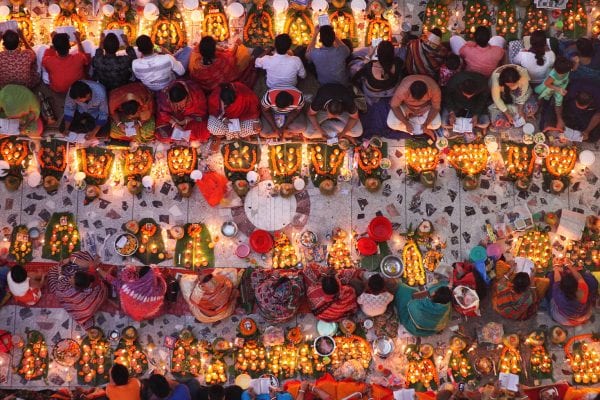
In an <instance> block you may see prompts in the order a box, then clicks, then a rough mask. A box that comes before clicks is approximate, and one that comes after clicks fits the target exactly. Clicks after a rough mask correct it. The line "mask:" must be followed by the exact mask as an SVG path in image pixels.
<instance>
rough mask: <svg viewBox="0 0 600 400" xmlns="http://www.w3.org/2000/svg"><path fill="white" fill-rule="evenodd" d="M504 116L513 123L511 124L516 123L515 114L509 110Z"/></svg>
mask: <svg viewBox="0 0 600 400" xmlns="http://www.w3.org/2000/svg"><path fill="white" fill-rule="evenodd" d="M504 116H505V117H506V120H507V121H508V123H509V124H511V125H514V124H515V120H514V118H513V116H512V115H511V114H510V113H509V112H508V111H506V112H505V113H504Z"/></svg>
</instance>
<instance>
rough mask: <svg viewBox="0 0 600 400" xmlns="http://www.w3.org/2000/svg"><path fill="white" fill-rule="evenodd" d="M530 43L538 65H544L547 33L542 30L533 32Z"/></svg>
mask: <svg viewBox="0 0 600 400" xmlns="http://www.w3.org/2000/svg"><path fill="white" fill-rule="evenodd" d="M529 41H530V46H531V47H530V50H531V52H532V53H534V54H535V59H536V60H537V65H544V55H545V54H546V32H544V31H543V30H541V29H538V30H537V31H533V33H532V34H531V37H530V38H529Z"/></svg>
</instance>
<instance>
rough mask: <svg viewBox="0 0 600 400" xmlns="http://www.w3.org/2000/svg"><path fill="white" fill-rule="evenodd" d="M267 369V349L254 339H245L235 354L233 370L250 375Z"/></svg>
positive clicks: (256, 374)
mask: <svg viewBox="0 0 600 400" xmlns="http://www.w3.org/2000/svg"><path fill="white" fill-rule="evenodd" d="M266 369H267V351H266V350H265V348H264V347H263V345H262V344H260V343H259V342H257V341H256V340H246V341H245V342H244V345H243V347H242V348H241V349H239V350H238V351H237V354H236V356H235V370H236V371H237V372H238V373H247V374H250V375H251V376H260V375H262V374H263V373H264V372H265V371H266Z"/></svg>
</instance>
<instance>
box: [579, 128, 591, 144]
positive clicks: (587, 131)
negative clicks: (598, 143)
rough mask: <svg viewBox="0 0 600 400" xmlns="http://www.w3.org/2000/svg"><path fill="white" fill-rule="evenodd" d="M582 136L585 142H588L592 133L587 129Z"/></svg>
mask: <svg viewBox="0 0 600 400" xmlns="http://www.w3.org/2000/svg"><path fill="white" fill-rule="evenodd" d="M581 136H582V140H583V141H586V140H588V139H589V138H590V131H589V130H588V129H586V130H585V131H583V132H581Z"/></svg>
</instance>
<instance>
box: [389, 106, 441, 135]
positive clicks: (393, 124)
mask: <svg viewBox="0 0 600 400" xmlns="http://www.w3.org/2000/svg"><path fill="white" fill-rule="evenodd" d="M400 108H401V109H402V112H403V113H404V115H407V114H408V112H409V111H408V108H406V107H405V106H404V105H401V106H400ZM428 112H429V111H428ZM428 112H427V113H428ZM427 113H424V114H423V115H421V116H414V115H413V116H410V118H409V119H408V120H409V121H410V123H411V125H412V126H413V129H414V132H413V135H414V136H418V135H422V134H423V129H422V128H423V127H422V126H421V129H419V127H416V126H415V125H416V124H419V123H421V124H423V123H425V119H427ZM419 117H421V118H419ZM421 120H422V122H421ZM387 125H388V126H389V127H390V128H391V129H393V130H396V131H400V132H406V125H404V122H402V121H400V120H399V119H398V118H397V117H396V114H394V111H393V110H390V112H389V114H388V116H387ZM440 126H442V117H441V116H440V113H437V114H436V115H435V117H434V118H433V120H432V121H431V122H430V123H429V125H428V126H427V129H432V130H436V129H438V128H439V127H440Z"/></svg>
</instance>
